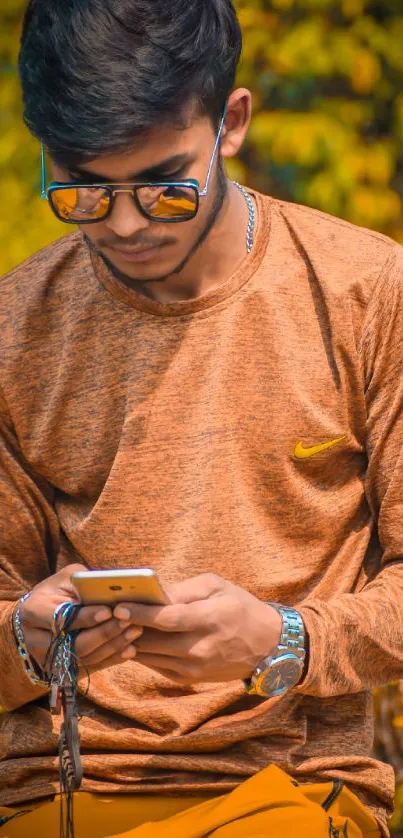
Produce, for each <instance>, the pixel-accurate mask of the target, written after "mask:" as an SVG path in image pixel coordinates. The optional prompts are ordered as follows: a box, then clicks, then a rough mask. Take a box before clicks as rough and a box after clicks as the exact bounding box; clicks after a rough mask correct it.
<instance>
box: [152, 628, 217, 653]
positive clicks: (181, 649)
mask: <svg viewBox="0 0 403 838" xmlns="http://www.w3.org/2000/svg"><path fill="white" fill-rule="evenodd" d="M201 638H202V635H201V634H200V633H199V634H195V633H194V632H176V633H172V634H171V633H167V632H162V631H155V630H154V629H145V631H144V632H143V634H142V636H141V637H140V638H139V640H138V642H137V643H136V646H137V648H138V650H139V652H142V653H145V654H149V655H166V656H167V657H173V658H187V657H189V656H191V655H192V653H193V650H194V649H195V647H196V645H197V643H198V641H200V640H201Z"/></svg>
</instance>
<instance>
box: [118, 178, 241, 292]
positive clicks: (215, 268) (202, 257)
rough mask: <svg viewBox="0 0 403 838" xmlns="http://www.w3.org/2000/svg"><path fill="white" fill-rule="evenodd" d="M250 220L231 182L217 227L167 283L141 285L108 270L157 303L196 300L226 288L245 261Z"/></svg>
mask: <svg viewBox="0 0 403 838" xmlns="http://www.w3.org/2000/svg"><path fill="white" fill-rule="evenodd" d="M248 221H249V210H248V207H247V205H246V202H245V199H244V197H243V195H242V194H241V193H240V192H239V190H238V189H237V188H236V186H234V185H233V184H232V183H230V184H229V187H228V190H227V194H226V197H225V200H224V203H223V206H222V208H221V211H220V213H219V215H218V217H217V219H216V222H215V224H214V226H213V227H212V229H211V230H210V232H209V234H208V236H207V238H206V239H205V241H204V242H203V243H202V244H201V245H200V247H199V248H198V249H197V251H196V252H195V253H194V254H193V255H192V256H191V258H190V259H189V261H188V262H187V263H186V265H185V266H184V268H183V269H182V270H181V271H180V272H179V273H176V274H172V275H171V276H169V277H167V278H166V279H165V280H164V282H161V281H155V282H146V283H142V282H139V281H137V280H133V279H131V278H130V277H127V276H126V275H125V274H121V273H120V271H118V270H117V269H116V268H115V267H114V266H113V265H111V264H110V263H109V262H108V267H109V268H110V270H111V271H112V272H113V273H114V275H115V276H116V277H117V279H119V280H121V281H122V282H124V283H125V285H127V286H128V287H129V288H133V289H134V290H135V291H137V292H138V293H140V294H144V296H146V297H149V298H150V299H153V300H156V301H157V302H161V303H170V302H180V301H181V300H190V299H197V298H198V297H203V296H205V295H206V294H208V293H209V292H210V291H214V290H215V288H217V287H219V286H220V285H223V284H224V283H225V282H226V281H227V280H228V279H229V277H230V276H231V274H232V273H234V271H235V270H236V268H237V267H238V265H239V264H240V263H241V262H242V261H243V259H244V258H245V256H246V231H247V227H248Z"/></svg>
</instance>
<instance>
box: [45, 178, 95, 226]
mask: <svg viewBox="0 0 403 838" xmlns="http://www.w3.org/2000/svg"><path fill="white" fill-rule="evenodd" d="M51 201H52V204H53V207H54V209H55V211H56V213H57V215H58V216H59V218H61V219H62V221H75V222H76V223H77V224H80V223H82V222H83V221H92V220H99V219H101V218H104V216H106V215H107V213H108V210H109V203H110V196H109V192H107V190H105V189H103V188H102V187H92V186H91V187H86V186H78V187H77V186H73V187H72V188H71V189H52V191H51Z"/></svg>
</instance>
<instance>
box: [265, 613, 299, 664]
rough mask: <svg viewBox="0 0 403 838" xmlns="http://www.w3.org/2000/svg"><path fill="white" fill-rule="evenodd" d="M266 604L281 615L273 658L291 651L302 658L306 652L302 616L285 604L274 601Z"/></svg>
mask: <svg viewBox="0 0 403 838" xmlns="http://www.w3.org/2000/svg"><path fill="white" fill-rule="evenodd" d="M267 605H270V606H271V608H275V609H276V611H278V613H279V614H280V616H281V617H282V628H281V637H280V642H279V644H278V646H277V650H276V653H275V654H274V655H273V658H276V657H278V656H279V655H280V654H283V653H284V652H292V653H293V654H294V655H297V657H299V658H301V659H302V660H304V659H305V653H306V648H305V629H304V623H303V621H302V617H301V616H300V614H298V611H296V610H295V608H289V607H288V606H286V605H277V603H275V602H268V603H267Z"/></svg>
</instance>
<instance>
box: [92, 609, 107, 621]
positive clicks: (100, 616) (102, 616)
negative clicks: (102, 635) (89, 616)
mask: <svg viewBox="0 0 403 838" xmlns="http://www.w3.org/2000/svg"><path fill="white" fill-rule="evenodd" d="M109 618H110V613H109V611H107V610H106V608H104V609H103V610H102V611H97V613H96V614H95V617H94V620H95V622H96V623H104V622H105V621H106V620H109Z"/></svg>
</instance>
